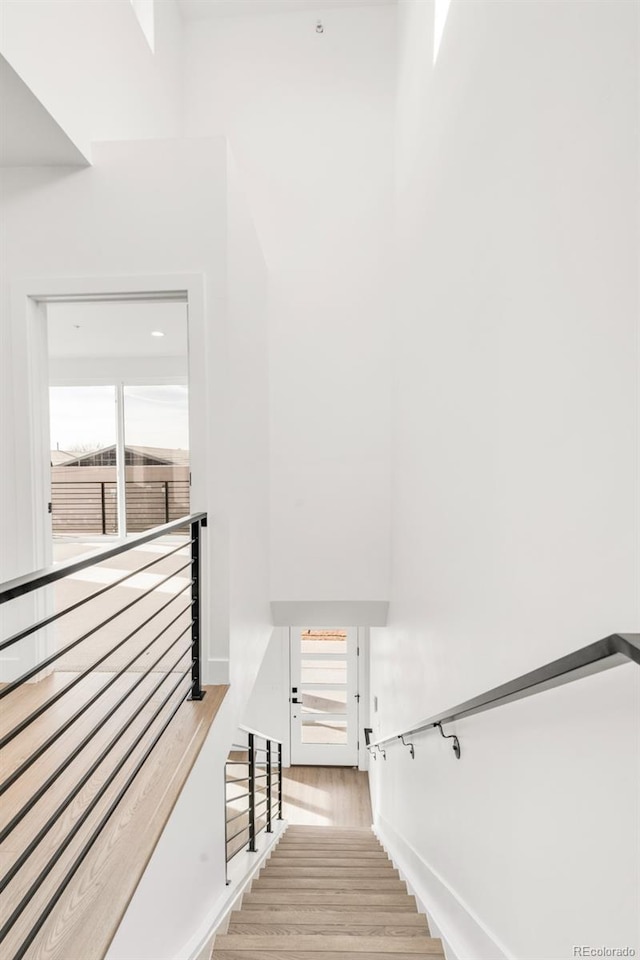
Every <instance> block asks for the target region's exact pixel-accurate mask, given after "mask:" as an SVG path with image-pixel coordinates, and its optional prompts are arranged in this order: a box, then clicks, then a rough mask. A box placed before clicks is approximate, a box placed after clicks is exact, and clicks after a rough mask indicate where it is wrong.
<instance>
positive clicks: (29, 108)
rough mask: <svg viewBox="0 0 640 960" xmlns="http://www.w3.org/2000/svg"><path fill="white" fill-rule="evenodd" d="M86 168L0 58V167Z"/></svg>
mask: <svg viewBox="0 0 640 960" xmlns="http://www.w3.org/2000/svg"><path fill="white" fill-rule="evenodd" d="M33 166H55V167H58V166H87V160H86V159H85V157H84V156H83V155H82V154H81V153H80V151H79V150H78V148H77V147H76V146H75V144H73V143H72V142H71V140H70V139H69V137H68V136H67V135H66V133H65V132H64V130H63V129H62V128H61V127H60V126H58V124H57V123H56V121H55V120H54V119H53V117H52V116H51V114H50V113H49V112H48V111H47V110H45V108H44V107H43V106H42V104H41V103H40V101H39V100H38V98H37V97H36V96H35V95H34V94H33V93H32V92H31V90H30V89H29V87H28V86H27V85H26V84H25V83H23V82H22V80H21V79H20V77H19V76H18V74H17V73H16V72H15V70H14V69H13V68H12V67H11V65H10V64H9V63H8V62H7V61H6V60H5V58H4V57H2V56H0V167H33Z"/></svg>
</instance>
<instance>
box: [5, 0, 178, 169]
mask: <svg viewBox="0 0 640 960" xmlns="http://www.w3.org/2000/svg"><path fill="white" fill-rule="evenodd" d="M153 14H154V22H155V27H154V36H155V52H154V51H152V50H151V48H150V46H149V43H148V41H147V39H146V37H145V35H144V33H143V31H142V28H141V26H140V23H139V22H138V19H137V17H136V13H135V11H134V8H133V5H132V4H131V2H130V0H90V2H87V0H28V2H27V3H25V2H23V0H4V2H3V4H2V15H1V16H0V53H2V55H3V56H4V57H5V58H6V59H7V60H8V61H9V63H10V64H11V66H12V67H13V69H14V70H15V71H16V73H17V74H18V75H19V76H20V77H21V78H22V80H23V81H24V83H26V85H27V86H28V87H29V88H30V90H31V91H32V93H33V94H34V95H35V96H36V97H37V98H38V100H39V101H40V102H41V103H42V105H43V106H44V107H45V109H46V110H48V112H49V113H50V114H51V116H52V117H53V118H54V120H55V121H56V122H57V123H58V124H59V125H60V127H62V129H63V130H64V132H65V133H66V134H67V136H68V137H69V138H70V139H71V140H72V142H73V143H74V144H75V145H76V147H77V148H78V149H79V150H80V151H81V152H82V153H83V154H84V156H85V157H87V158H88V159H89V160H90V159H91V143H92V142H93V141H98V140H136V139H153V138H156V139H160V138H163V137H176V136H179V135H180V134H181V132H182V18H181V16H180V11H179V8H178V4H177V2H176V0H161V2H156V3H155V4H153Z"/></svg>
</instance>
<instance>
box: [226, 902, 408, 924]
mask: <svg viewBox="0 0 640 960" xmlns="http://www.w3.org/2000/svg"><path fill="white" fill-rule="evenodd" d="M321 920H322V923H323V924H327V925H330V924H336V925H337V926H339V925H345V924H346V925H351V926H360V925H362V926H367V925H370V924H371V923H373V922H375V923H376V924H379V925H380V926H386V925H393V926H398V925H400V926H404V927H424V928H425V929H426V926H427V918H426V917H425V916H424V914H422V913H409V912H408V911H407V912H406V913H401V912H396V913H387V912H385V911H384V910H380V911H379V912H377V913H376V914H375V920H372V919H371V916H370V914H369V913H368V912H367V911H363V910H356V908H355V905H353V906H351V907H350V909H349V910H345V911H337V910H335V908H334V907H331V906H325V907H323V908H322V918H321ZM318 922H319V921H318V912H317V911H316V910H313V911H312V910H309V909H308V907H306V906H302V907H301V909H299V910H292V909H290V908H289V909H287V910H282V911H279V912H276V911H273V910H271V909H269V910H245V909H244V906H243V909H242V910H234V911H233V913H232V914H231V917H230V923H238V924H240V923H241V924H245V925H248V924H252V923H255V924H257V925H258V924H265V923H267V924H270V923H278V924H281V923H291V924H296V925H300V924H305V923H308V924H317V923H318Z"/></svg>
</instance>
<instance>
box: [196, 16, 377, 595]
mask: <svg viewBox="0 0 640 960" xmlns="http://www.w3.org/2000/svg"><path fill="white" fill-rule="evenodd" d="M319 17H320V18H321V19H322V22H323V26H324V33H322V34H317V33H316V21H317V19H318V18H319ZM394 57H395V8H394V7H393V6H384V7H377V8H368V7H359V8H358V9H332V10H318V11H316V10H315V9H314V8H313V5H312V4H311V5H310V6H309V11H308V12H302V13H288V14H285V15H278V14H270V15H269V16H251V17H249V16H245V17H229V18H222V19H216V18H214V19H211V20H198V21H195V22H192V23H188V24H186V25H185V68H186V80H185V91H186V99H185V103H186V132H187V135H188V136H190V137H198V136H202V135H206V134H211V133H217V132H224V133H225V134H226V135H228V137H229V139H230V142H231V144H232V147H233V151H234V155H235V156H236V158H237V160H238V165H239V169H240V171H241V173H242V179H243V183H244V185H245V186H246V190H247V195H248V198H249V202H250V205H251V209H252V210H253V212H254V216H255V221H256V227H257V230H258V234H259V237H260V240H261V244H262V247H263V250H264V253H265V258H266V261H267V265H268V267H269V283H270V360H271V364H270V372H271V384H270V392H271V482H272V488H271V538H272V552H271V597H272V599H274V600H285V601H287V600H299V601H306V600H386V599H387V593H388V577H389V566H388V565H389V556H388V553H389V389H388V384H389V377H388V346H389V339H388V321H389V311H388V304H389V284H390V278H391V268H390V255H391V254H390V250H391V248H390V231H391V195H392V141H393V127H392V124H393V87H394Z"/></svg>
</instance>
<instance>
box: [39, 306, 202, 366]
mask: <svg viewBox="0 0 640 960" xmlns="http://www.w3.org/2000/svg"><path fill="white" fill-rule="evenodd" d="M152 330H160V331H162V333H164V337H152V336H151V331H152ZM47 336H48V340H49V356H50V357H52V358H62V357H87V358H89V357H185V356H186V355H187V305H186V303H146V302H142V303H104V302H101V303H49V304H47Z"/></svg>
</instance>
